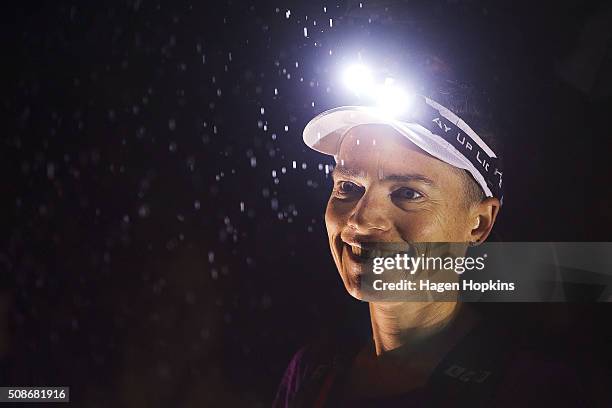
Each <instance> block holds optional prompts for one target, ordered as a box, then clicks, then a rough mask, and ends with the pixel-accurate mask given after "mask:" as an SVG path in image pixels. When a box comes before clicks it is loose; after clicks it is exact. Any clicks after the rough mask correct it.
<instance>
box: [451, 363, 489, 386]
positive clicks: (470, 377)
mask: <svg viewBox="0 0 612 408" xmlns="http://www.w3.org/2000/svg"><path fill="white" fill-rule="evenodd" d="M444 374H446V375H448V376H449V377H452V378H456V379H458V380H460V381H463V382H473V383H479V384H480V383H483V382H485V381H486V379H487V378H488V377H489V376H490V375H491V372H490V371H486V370H470V369H469V368H466V367H461V366H460V365H457V364H453V365H452V366H450V367H448V368H447V369H446V370H445V371H444Z"/></svg>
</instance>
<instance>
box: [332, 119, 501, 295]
mask: <svg viewBox="0 0 612 408" xmlns="http://www.w3.org/2000/svg"><path fill="white" fill-rule="evenodd" d="M336 160H337V163H336V167H335V169H334V172H333V182H334V187H333V190H332V193H331V196H330V198H329V202H328V204H327V210H326V213H325V223H326V226H327V232H328V236H329V243H330V248H331V252H332V256H333V258H334V261H335V263H336V267H337V268H338V271H339V272H340V276H341V278H342V281H343V283H344V285H345V287H346V290H347V291H348V292H349V293H350V294H351V295H352V296H354V297H356V298H358V299H360V298H361V295H360V279H361V276H362V275H363V273H364V269H365V262H366V259H367V258H368V257H370V255H371V251H369V250H371V249H375V248H374V245H375V243H399V244H401V243H413V242H470V241H475V240H478V239H482V237H483V236H484V237H485V238H486V235H487V234H488V231H489V230H490V226H489V227H488V228H487V226H486V225H484V227H485V228H483V225H482V224H481V222H484V223H485V224H486V223H490V224H491V226H492V223H493V222H494V219H495V214H496V210H495V208H494V209H493V212H492V219H491V220H488V221H487V219H486V211H487V206H485V205H484V204H481V203H477V204H474V205H469V203H468V202H467V201H466V187H465V185H466V184H465V179H464V177H465V174H464V173H463V170H460V169H457V168H455V167H453V166H451V165H449V164H447V163H444V162H442V161H440V160H438V159H436V158H434V157H433V156H431V155H429V154H427V153H426V152H424V151H423V150H421V149H420V148H419V147H417V146H416V145H414V144H413V143H412V142H410V141H409V140H408V139H406V138H405V137H403V136H402V135H400V134H399V133H397V132H396V131H395V130H394V129H393V128H391V127H389V126H385V125H360V126H356V127H354V128H352V129H351V130H350V131H349V132H348V133H347V134H346V136H345V137H344V139H343V140H342V144H341V146H340V150H339V152H338V154H337V157H336ZM493 200H495V199H493ZM485 201H486V200H485ZM482 214H485V216H484V218H483V217H482Z"/></svg>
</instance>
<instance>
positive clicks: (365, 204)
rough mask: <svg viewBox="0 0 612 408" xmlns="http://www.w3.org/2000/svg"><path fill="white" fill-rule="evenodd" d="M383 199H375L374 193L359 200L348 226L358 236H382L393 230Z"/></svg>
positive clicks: (366, 194)
mask: <svg viewBox="0 0 612 408" xmlns="http://www.w3.org/2000/svg"><path fill="white" fill-rule="evenodd" d="M381 200H382V198H378V199H377V198H375V195H374V194H372V192H368V191H367V190H366V192H365V193H364V195H363V196H361V198H360V199H359V201H358V202H357V204H356V205H355V207H354V208H353V211H352V212H351V214H350V216H349V218H348V222H347V224H348V226H349V227H350V228H351V229H353V230H355V232H356V233H358V234H363V235H372V234H380V233H382V232H386V231H388V230H390V229H391V221H390V220H389V218H388V217H387V215H386V214H385V212H386V210H385V203H384V202H381Z"/></svg>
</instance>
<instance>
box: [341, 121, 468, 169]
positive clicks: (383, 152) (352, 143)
mask: <svg viewBox="0 0 612 408" xmlns="http://www.w3.org/2000/svg"><path fill="white" fill-rule="evenodd" d="M336 160H337V163H336V166H339V167H345V168H348V169H350V170H352V171H353V172H359V173H362V175H363V176H371V175H373V174H376V175H378V176H380V175H381V174H408V173H419V174H423V175H425V176H427V177H429V178H432V179H436V178H449V177H451V178H452V177H453V176H457V173H458V172H457V169H455V168H454V167H453V166H451V165H449V164H447V163H444V162H443V161H441V160H439V159H437V158H435V157H433V156H431V155H430V154H428V153H427V152H425V151H424V150H422V149H421V148H419V147H418V146H416V145H415V144H414V143H412V142H411V141H410V140H408V139H407V138H406V137H404V136H403V135H401V134H400V133H398V132H397V131H396V130H395V129H393V128H392V127H390V126H387V125H380V124H375V125H374V124H371V125H359V126H356V127H354V128H352V129H350V130H349V131H348V132H347V134H346V135H345V136H344V138H343V139H342V142H341V144H340V149H339V151H338V154H337V156H336Z"/></svg>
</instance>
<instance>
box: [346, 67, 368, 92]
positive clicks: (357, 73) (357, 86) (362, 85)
mask: <svg viewBox="0 0 612 408" xmlns="http://www.w3.org/2000/svg"><path fill="white" fill-rule="evenodd" d="M343 79H344V84H345V85H346V87H347V88H348V89H350V90H351V91H352V92H354V93H355V94H357V95H358V96H361V95H368V94H369V93H370V92H371V90H372V86H373V79H372V73H371V71H370V69H369V68H368V67H366V66H365V65H360V64H356V65H351V66H350V67H348V68H347V69H346V70H345V71H344V76H343Z"/></svg>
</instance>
